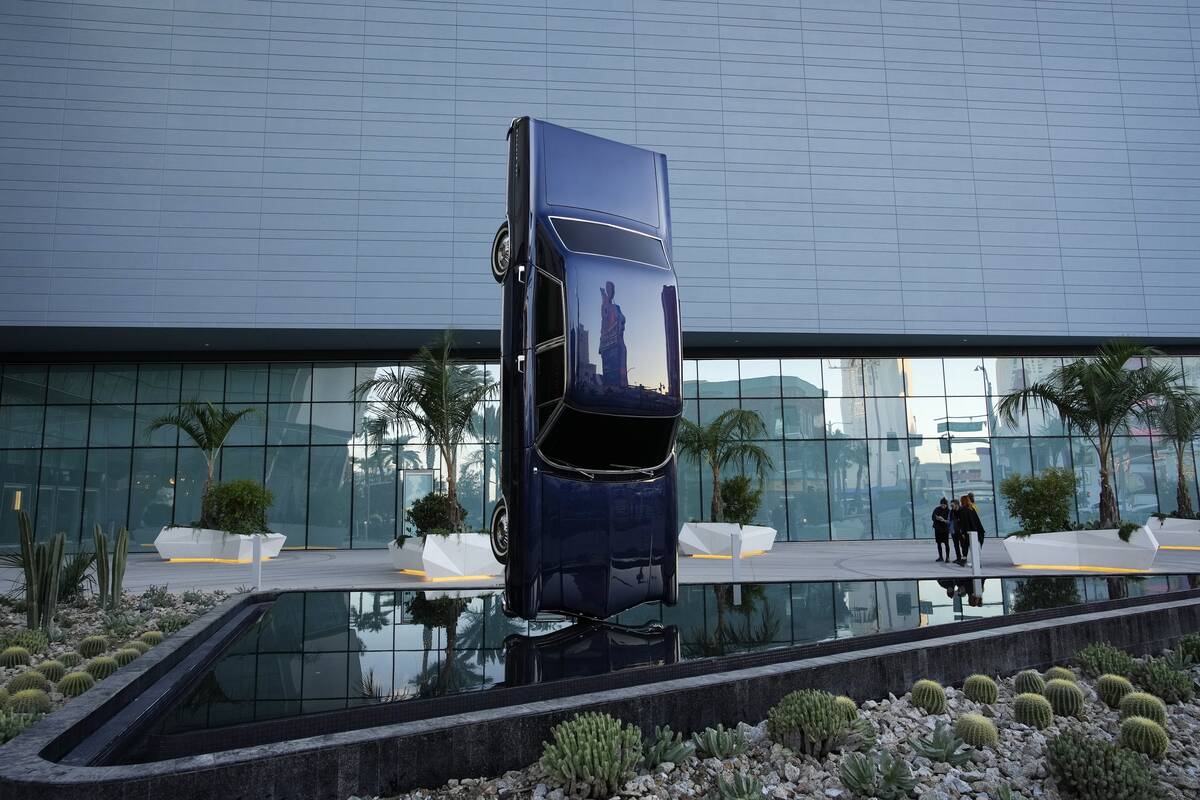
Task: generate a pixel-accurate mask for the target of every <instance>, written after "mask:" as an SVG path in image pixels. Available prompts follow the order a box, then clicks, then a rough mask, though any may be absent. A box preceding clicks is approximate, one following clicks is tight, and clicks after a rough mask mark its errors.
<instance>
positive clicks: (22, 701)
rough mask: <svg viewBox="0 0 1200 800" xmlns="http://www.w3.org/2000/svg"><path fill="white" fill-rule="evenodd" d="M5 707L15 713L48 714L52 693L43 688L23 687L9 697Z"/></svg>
mask: <svg viewBox="0 0 1200 800" xmlns="http://www.w3.org/2000/svg"><path fill="white" fill-rule="evenodd" d="M4 707H5V710H7V711H10V712H12V713H13V714H48V713H50V695H48V694H46V693H45V692H44V691H42V690H41V689H22V690H21V691H19V692H15V693H14V694H13V695H12V696H11V697H9V698H8V702H7V703H6V704H5V706H4Z"/></svg>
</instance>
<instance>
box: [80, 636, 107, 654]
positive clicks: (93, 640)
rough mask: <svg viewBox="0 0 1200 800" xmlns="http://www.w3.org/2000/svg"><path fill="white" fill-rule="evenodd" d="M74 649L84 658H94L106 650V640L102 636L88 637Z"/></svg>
mask: <svg viewBox="0 0 1200 800" xmlns="http://www.w3.org/2000/svg"><path fill="white" fill-rule="evenodd" d="M76 649H77V650H78V651H79V654H80V655H81V656H83V657H84V658H95V657H96V656H98V655H100V654H101V653H103V652H104V651H105V650H107V649H108V639H106V638H104V637H103V636H89V637H87V638H86V639H84V640H83V641H82V642H80V643H79V647H77V648H76Z"/></svg>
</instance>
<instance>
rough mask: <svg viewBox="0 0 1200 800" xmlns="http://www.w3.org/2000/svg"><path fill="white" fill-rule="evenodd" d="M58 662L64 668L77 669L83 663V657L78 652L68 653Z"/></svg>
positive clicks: (62, 655) (61, 656) (59, 657)
mask: <svg viewBox="0 0 1200 800" xmlns="http://www.w3.org/2000/svg"><path fill="white" fill-rule="evenodd" d="M58 661H59V663H61V664H62V665H63V666H64V667H77V666H79V665H80V664H82V663H83V656H81V655H79V653H76V652H68V653H63V654H61V655H60V656H58Z"/></svg>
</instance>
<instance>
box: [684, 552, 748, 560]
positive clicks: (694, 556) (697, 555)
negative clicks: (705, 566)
mask: <svg viewBox="0 0 1200 800" xmlns="http://www.w3.org/2000/svg"><path fill="white" fill-rule="evenodd" d="M766 552H767V551H766V550H747V551H746V552H744V553H742V558H750V557H751V556H761V555H762V554H764V553H766ZM689 558H717V559H722V560H724V561H732V560H733V556H722V555H709V554H708V553H695V554H693V555H691V556H689Z"/></svg>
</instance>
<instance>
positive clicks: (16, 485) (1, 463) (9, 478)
mask: <svg viewBox="0 0 1200 800" xmlns="http://www.w3.org/2000/svg"><path fill="white" fill-rule="evenodd" d="M38 456H39V454H38V453H37V452H35V451H32V450H0V545H8V546H10V547H11V546H13V545H16V544H17V543H18V542H19V541H20V539H19V538H18V533H17V531H18V528H17V513H16V512H18V511H24V512H25V513H26V514H28V515H29V517H30V519H37V492H36V490H37V484H38V460H39V459H38Z"/></svg>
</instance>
